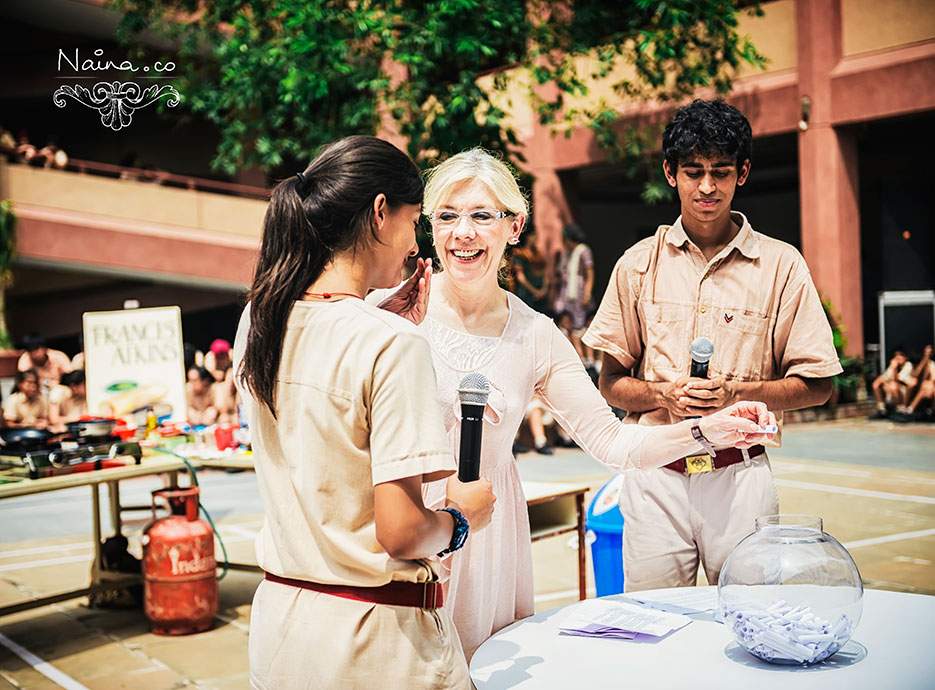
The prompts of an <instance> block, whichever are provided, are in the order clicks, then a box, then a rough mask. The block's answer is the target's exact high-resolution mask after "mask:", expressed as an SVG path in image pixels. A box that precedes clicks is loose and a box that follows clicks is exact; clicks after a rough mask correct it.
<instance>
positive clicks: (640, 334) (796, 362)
mask: <svg viewBox="0 0 935 690" xmlns="http://www.w3.org/2000/svg"><path fill="white" fill-rule="evenodd" d="M732 215H733V219H734V221H735V222H737V223H738V224H739V225H740V231H739V232H738V233H737V235H736V236H735V237H734V238H733V240H731V242H730V243H729V244H728V245H727V246H726V247H725V248H724V249H723V250H721V251H720V252H719V253H718V254H717V256H715V257H714V258H713V259H711V260H710V261H708V260H707V259H706V258H705V256H704V254H703V253H702V252H701V250H700V249H699V248H698V247H697V246H696V245H695V244H694V243H693V242H692V241H691V240H690V239H689V238H688V235H686V233H685V230H684V228H683V227H682V219H681V216H680V217H679V218H678V220H676V221H675V223H674V224H672V225H671V226H666V225H663V226H660V227H659V229H658V230H657V231H656V233H655V234H654V235H653V236H652V237H648V238H646V239H644V240H641V241H640V242H638V243H636V244H635V245H634V246H633V247H631V248H630V249H629V250H627V251H626V252H625V253H624V255H623V256H622V257H621V258H620V259H619V260H618V261H617V265H616V266H615V267H614V271H613V274H612V276H611V278H610V284H609V285H608V287H607V291H606V293H605V294H604V298H603V300H602V301H601V305H600V307H599V308H598V310H597V313H596V314H595V316H594V320H593V322H592V323H591V327H590V328H589V329H588V331H587V333H586V334H585V335H584V338H583V340H584V342H585V343H586V344H587V345H589V346H591V347H593V348H594V349H597V350H602V351H604V352H607V353H608V354H610V355H613V356H614V357H615V358H616V359H617V360H618V361H619V362H620V363H621V364H622V365H623V366H624V367H626V368H628V369H633V370H634V372H635V373H634V375H635V376H636V378H639V379H642V380H644V381H675V380H676V379H678V378H679V377H681V376H685V375H688V373H689V369H690V365H691V355H690V354H689V345H690V344H691V341H692V340H693V339H695V338H697V337H700V336H704V337H707V338H709V339H710V340H711V341H712V342H713V343H714V354H713V356H712V358H711V361H710V363H709V366H708V372H709V376H711V377H712V378H713V377H716V376H723V377H724V378H726V379H732V380H737V381H772V380H776V379H781V378H784V377H787V376H801V377H803V378H825V377H829V376H833V375H835V374H838V373H840V372H841V371H842V369H841V365H840V363H839V361H838V357H837V353H836V352H835V349H834V343H833V340H832V336H831V326H830V325H829V323H828V319H827V317H826V316H825V313H824V310H823V308H822V306H821V300H820V299H819V297H818V292H817V290H816V289H815V285H814V284H813V283H812V279H811V275H810V274H809V271H808V266H807V265H806V263H805V259H803V258H802V255H801V254H799V252H798V251H797V250H796V249H795V248H794V247H792V246H791V245H789V244H787V243H785V242H782V241H780V240H776V239H774V238H771V237H767V236H766V235H762V234H760V233H758V232H755V231H754V230H753V228H752V227H751V226H750V224H749V222H748V221H747V219H746V218H745V217H744V216H743V214H741V213H737V212H734V213H733V214H732ZM776 416H777V418H779V420H780V422H781V418H782V415H781V414H780V413H777V415H776ZM627 420H629V421H631V422H633V421H639V423H640V424H669V423H674V422H677V421H679V418H678V417H675V416H674V415H671V414H670V413H669V411H668V410H667V409H665V408H658V409H655V410H650V411H647V412H643V413H642V414H630V415H627ZM778 438H779V437H778V436H777V441H778Z"/></svg>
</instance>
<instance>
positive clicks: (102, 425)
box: [65, 417, 117, 438]
mask: <svg viewBox="0 0 935 690" xmlns="http://www.w3.org/2000/svg"><path fill="white" fill-rule="evenodd" d="M115 426H117V420H116V419H110V418H109V417H89V418H88V419H79V420H78V421H77V422H68V423H66V424H65V427H66V428H67V429H68V433H69V435H71V436H72V437H73V438H100V437H102V436H110V435H111V433H112V432H113V430H114V427H115Z"/></svg>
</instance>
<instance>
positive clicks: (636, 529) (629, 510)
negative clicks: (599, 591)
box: [620, 453, 779, 592]
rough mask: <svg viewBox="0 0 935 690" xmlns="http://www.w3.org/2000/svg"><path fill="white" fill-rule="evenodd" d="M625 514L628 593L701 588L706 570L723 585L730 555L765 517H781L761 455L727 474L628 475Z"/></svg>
mask: <svg viewBox="0 0 935 690" xmlns="http://www.w3.org/2000/svg"><path fill="white" fill-rule="evenodd" d="M625 476H626V479H625V480H624V482H623V490H622V491H621V493H620V512H621V513H622V514H623V573H624V591H627V592H637V591H640V590H646V589H657V588H662V587H688V586H691V585H694V584H695V582H696V579H697V576H698V565H699V563H700V564H701V566H702V567H703V568H704V569H705V575H706V576H707V578H708V582H709V583H710V584H712V585H716V584H717V581H718V574H719V573H720V571H721V566H722V565H723V564H724V561H725V559H726V558H727V555H728V554H729V553H730V551H731V549H733V548H734V546H736V545H737V544H738V543H739V542H740V540H741V539H743V538H744V537H745V536H747V535H748V534H750V533H751V532H753V531H754V529H755V525H754V521H755V520H756V518H758V517H760V516H761V515H775V514H776V513H778V512H779V497H778V495H777V494H776V485H775V484H774V483H773V476H772V473H771V472H770V467H769V460H768V459H767V457H766V454H765V453H764V454H762V455H760V456H758V457H756V458H753V459H752V460H750V464H749V465H746V464H745V463H742V462H739V463H736V464H734V465H730V466H729V467H725V468H724V469H720V470H715V471H714V472H706V473H701V474H692V475H684V474H681V473H678V472H673V471H672V470H667V469H657V470H642V471H634V472H627V473H626V475H625Z"/></svg>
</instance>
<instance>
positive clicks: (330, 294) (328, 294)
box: [305, 290, 363, 299]
mask: <svg viewBox="0 0 935 690" xmlns="http://www.w3.org/2000/svg"><path fill="white" fill-rule="evenodd" d="M305 294H306V295H308V296H309V297H320V298H321V299H331V298H332V297H356V298H357V299H363V297H361V296H360V295H355V294H354V293H353V292H312V291H311V290H306V291H305Z"/></svg>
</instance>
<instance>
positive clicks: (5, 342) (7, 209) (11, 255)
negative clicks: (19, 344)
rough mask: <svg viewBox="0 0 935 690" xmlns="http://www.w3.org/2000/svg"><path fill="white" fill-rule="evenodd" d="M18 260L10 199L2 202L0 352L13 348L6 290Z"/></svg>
mask: <svg viewBox="0 0 935 690" xmlns="http://www.w3.org/2000/svg"><path fill="white" fill-rule="evenodd" d="M15 259H16V212H15V211H14V210H13V202H12V201H10V200H9V199H6V200H4V201H0V350H9V349H11V348H12V347H13V342H12V341H11V340H10V332H9V331H8V330H7V323H6V289H7V288H8V287H9V286H10V285H11V284H12V283H13V261H14V260H15Z"/></svg>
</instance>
